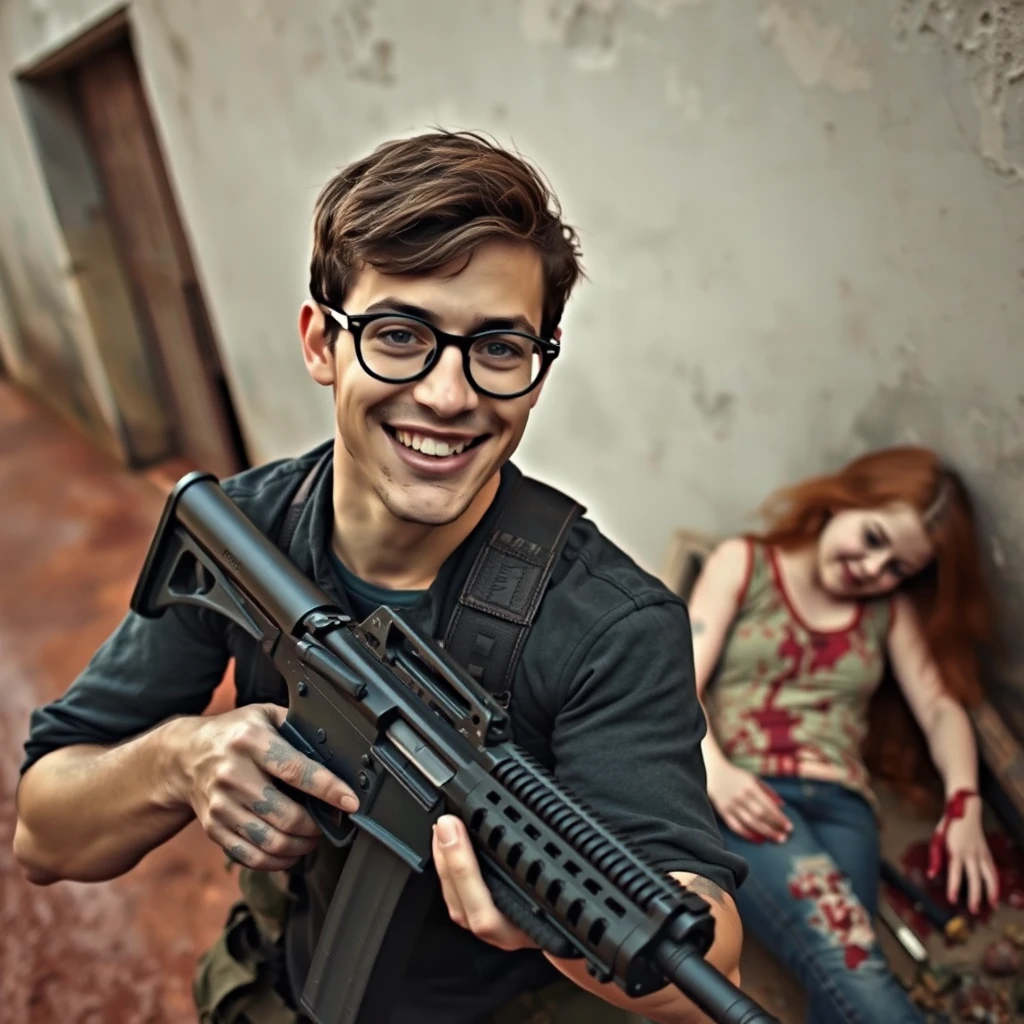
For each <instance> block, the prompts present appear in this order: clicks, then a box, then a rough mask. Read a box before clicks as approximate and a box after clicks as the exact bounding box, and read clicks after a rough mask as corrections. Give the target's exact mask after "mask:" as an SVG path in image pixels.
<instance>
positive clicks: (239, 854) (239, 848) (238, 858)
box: [224, 843, 249, 864]
mask: <svg viewBox="0 0 1024 1024" xmlns="http://www.w3.org/2000/svg"><path fill="white" fill-rule="evenodd" d="M224 852H225V853H226V854H227V855H228V858H229V859H230V860H233V861H234V862H235V863H236V864H248V863H249V858H248V857H247V856H246V853H245V847H244V846H243V845H242V844H241V843H236V844H235V845H234V846H230V847H228V849H226V850H225V851H224Z"/></svg>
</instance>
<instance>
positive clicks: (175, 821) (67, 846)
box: [14, 719, 192, 885]
mask: <svg viewBox="0 0 1024 1024" xmlns="http://www.w3.org/2000/svg"><path fill="white" fill-rule="evenodd" d="M189 721H190V720H187V719H172V720H171V721H168V722H165V723H163V724H161V725H159V726H157V727H156V728H155V729H152V730H150V731H149V732H146V733H144V734H142V735H141V736H138V737H136V738H134V739H132V740H129V741H128V742H126V743H122V744H118V745H117V746H113V747H103V746H86V745H79V746H72V747H65V748H64V749H62V750H55V751H53V753H50V754H47V755H46V756H45V757H43V758H41V759H40V760H39V761H38V762H36V763H35V764H34V765H32V767H31V768H29V770H28V771H27V772H26V773H25V775H24V777H23V778H22V780H21V783H20V785H19V787H18V796H17V804H18V820H17V826H16V829H15V833H14V855H15V857H16V858H17V860H18V862H19V864H20V865H21V867H22V870H23V871H24V873H25V876H26V877H27V878H28V880H29V881H31V882H34V883H36V884H37V885H47V884H49V883H51V882H56V881H61V880H64V879H69V880H73V881H80V882H98V881H104V880H106V879H108V878H114V877H116V876H117V875H121V874H123V873H124V872H126V871H128V870H129V869H130V868H132V867H134V866H135V865H136V864H137V863H138V862H139V861H140V860H141V859H142V857H144V856H145V855H146V854H147V853H148V852H149V851H150V850H152V849H153V848H154V847H156V846H159V845H160V844H161V843H163V842H165V841H166V840H168V839H169V838H170V837H171V836H173V835H174V834H175V833H176V832H178V831H180V830H181V829H182V828H183V827H184V826H185V825H187V824H188V822H189V821H190V820H191V818H192V808H191V807H190V806H189V805H188V804H187V803H186V802H185V801H184V800H183V799H182V798H181V795H180V793H181V787H180V786H179V785H178V782H179V780H178V778H177V766H176V760H175V753H174V752H175V751H176V749H177V746H176V744H177V743H178V740H179V738H180V734H181V731H182V729H183V728H187V727H188V722H189Z"/></svg>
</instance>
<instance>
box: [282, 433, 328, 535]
mask: <svg viewBox="0 0 1024 1024" xmlns="http://www.w3.org/2000/svg"><path fill="white" fill-rule="evenodd" d="M333 453H334V445H331V446H330V447H329V448H328V449H327V451H325V452H324V453H323V455H321V456H320V458H319V459H317V460H316V462H314V463H313V465H312V466H311V467H310V469H309V472H308V473H306V475H305V476H304V477H303V478H302V483H300V484H299V488H298V490H297V491H296V492H295V494H293V495H292V500H291V504H290V505H289V506H288V510H287V511H286V512H285V514H284V519H283V520H282V521H281V530H280V532H279V533H278V537H277V546H278V547H279V548H280V549H281V550H282V551H283V552H284V553H285V554H286V555H287V554H288V549H289V548H290V547H291V546H292V541H293V540H294V539H295V531H296V530H297V529H298V527H299V519H301V518H302V510H303V508H304V507H305V505H306V499H307V498H308V497H309V493H310V491H312V490H313V485H314V484H315V483H316V481H317V479H318V478H319V476H320V470H322V469H323V468H324V466H326V465H327V462H328V461H329V460H330V458H331V455H332V454H333Z"/></svg>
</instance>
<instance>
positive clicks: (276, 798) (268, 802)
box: [252, 786, 282, 818]
mask: <svg viewBox="0 0 1024 1024" xmlns="http://www.w3.org/2000/svg"><path fill="white" fill-rule="evenodd" d="M281 801H282V796H281V792H280V790H279V789H278V788H277V787H276V786H264V787H263V799H262V800H256V801H254V802H253V805H252V812H253V814H258V815H259V816H260V817H261V818H266V817H267V815H268V814H277V813H278V812H279V811H280V810H281Z"/></svg>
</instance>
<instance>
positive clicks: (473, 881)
mask: <svg viewBox="0 0 1024 1024" xmlns="http://www.w3.org/2000/svg"><path fill="white" fill-rule="evenodd" d="M433 847H434V861H435V863H436V865H437V874H438V878H440V880H441V891H442V893H444V897H445V902H446V903H447V904H448V913H449V914H450V915H451V917H452V920H453V921H455V923H456V924H459V925H461V926H462V927H463V928H467V929H468V930H469V931H471V932H472V933H473V934H474V935H475V936H476V937H477V938H478V939H482V940H483V941H484V942H489V943H490V944H491V945H492V946H498V947H499V948H500V949H520V948H522V947H523V946H524V945H533V943H531V942H530V940H529V938H528V937H527V936H525V935H524V934H523V933H522V932H520V931H519V929H518V928H516V927H515V926H514V925H513V924H512V923H511V922H510V921H509V920H508V918H506V917H505V915H504V914H502V913H501V911H500V910H498V908H497V907H496V906H495V905H494V900H493V899H492V898H491V891H490V889H488V888H487V883H486V882H485V881H484V879H483V875H482V874H481V873H480V865H479V863H478V862H477V859H476V853H475V852H474V850H473V846H472V843H470V841H469V835H468V833H467V832H466V830H465V826H464V825H463V824H462V822H460V821H459V820H458V819H457V818H455V817H454V816H451V815H445V816H444V817H442V818H440V819H439V820H438V823H437V827H436V829H435V830H434V840H433Z"/></svg>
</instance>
